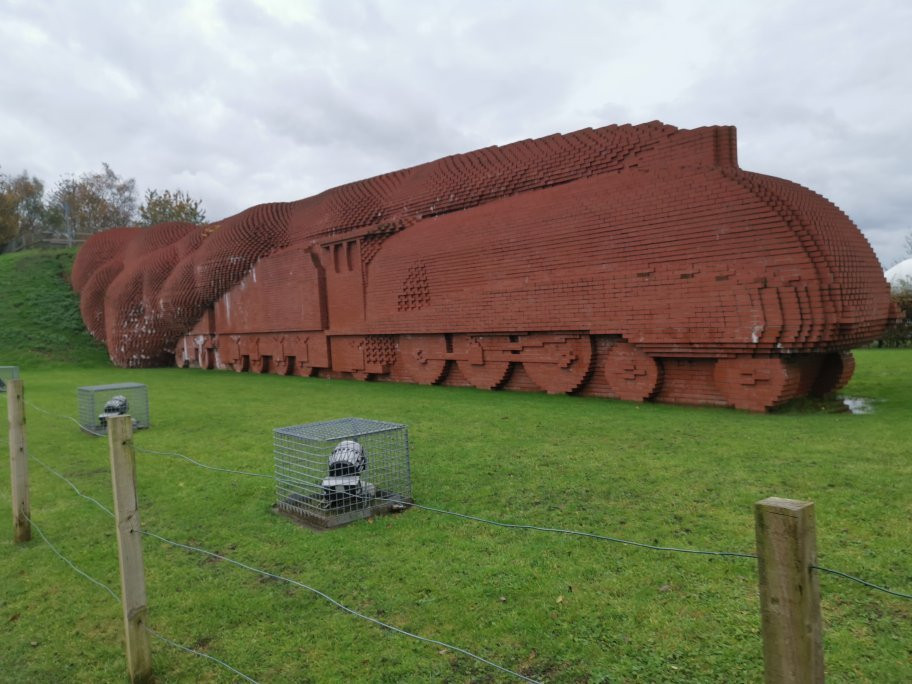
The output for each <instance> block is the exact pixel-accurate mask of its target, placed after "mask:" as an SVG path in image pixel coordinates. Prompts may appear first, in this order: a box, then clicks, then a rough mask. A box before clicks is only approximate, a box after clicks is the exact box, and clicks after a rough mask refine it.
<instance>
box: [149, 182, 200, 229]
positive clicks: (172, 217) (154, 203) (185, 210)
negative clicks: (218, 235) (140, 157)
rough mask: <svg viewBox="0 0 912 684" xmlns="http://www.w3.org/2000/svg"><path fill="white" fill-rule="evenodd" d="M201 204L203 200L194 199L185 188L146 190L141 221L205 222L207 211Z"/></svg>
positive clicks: (150, 224) (152, 223)
mask: <svg viewBox="0 0 912 684" xmlns="http://www.w3.org/2000/svg"><path fill="white" fill-rule="evenodd" d="M201 204H202V201H201V200H195V199H192V198H191V197H190V195H188V194H186V193H185V192H184V191H183V190H175V191H174V192H171V191H170V190H165V191H163V192H159V191H158V190H146V197H145V201H144V202H143V204H141V205H140V207H139V223H140V224H141V225H144V226H152V225H155V224H156V223H166V222H168V221H184V222H186V223H203V222H204V221H205V220H206V212H205V211H204V210H203V209H202V208H201V206H200V205H201Z"/></svg>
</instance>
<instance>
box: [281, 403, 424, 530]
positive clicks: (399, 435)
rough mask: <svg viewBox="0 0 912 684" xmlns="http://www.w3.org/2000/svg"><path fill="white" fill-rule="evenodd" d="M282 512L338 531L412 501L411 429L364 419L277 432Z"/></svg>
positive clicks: (396, 424)
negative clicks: (409, 432)
mask: <svg viewBox="0 0 912 684" xmlns="http://www.w3.org/2000/svg"><path fill="white" fill-rule="evenodd" d="M274 448H275V478H276V494H277V496H278V508H279V510H280V511H282V512H284V513H287V514H289V515H291V516H292V517H295V518H297V519H299V520H302V521H304V522H307V523H309V524H312V525H315V526H318V527H336V526H338V525H342V524H345V523H348V522H351V521H353V520H358V519H359V518H366V517H368V516H370V515H375V514H379V513H387V512H389V511H394V510H401V509H402V508H403V507H404V506H405V505H406V504H407V503H410V502H411V500H412V487H411V472H410V468H409V448H408V428H407V427H406V426H405V425H400V424H398V423H385V422H381V421H376V420H366V419H364V418H341V419H339V420H331V421H326V422H322V423H309V424H307V425H294V426H292V427H285V428H276V429H275V431H274Z"/></svg>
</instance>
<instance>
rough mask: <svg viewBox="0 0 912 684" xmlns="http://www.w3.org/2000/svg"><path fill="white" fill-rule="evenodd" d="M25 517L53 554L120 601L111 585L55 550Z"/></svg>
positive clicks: (34, 523) (35, 525)
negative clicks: (81, 568)
mask: <svg viewBox="0 0 912 684" xmlns="http://www.w3.org/2000/svg"><path fill="white" fill-rule="evenodd" d="M25 517H26V519H27V520H28V521H29V523H30V524H31V525H32V527H34V528H35V531H37V532H38V534H39V535H41V538H42V539H43V540H44V543H45V544H47V545H48V546H49V547H50V548H51V551H53V552H54V553H55V554H57V557H58V558H60V560H62V561H63V562H64V563H66V564H67V565H69V566H70V567H71V568H72V569H73V570H75V571H76V572H77V573H79V574H80V575H82V576H83V577H85V578H86V579H87V580H89V582H91V583H92V584H95V585H97V586H99V587H101V588H102V589H104V590H105V591H106V592H108V593H109V594H110V595H111V596H112V597H113V598H114V600H115V601H117V602H118V603H120V597H119V596H118V595H117V594H115V593H114V590H113V589H111V587H109V586H108V585H107V584H105V583H104V582H101V581H100V580H97V579H95V578H94V577H92V576H91V575H89V574H88V573H86V572H83V571H82V570H80V569H79V568H78V567H76V564H75V563H74V562H73V561H71V560H70V559H69V558H67V557H66V556H64V555H63V554H62V553H60V551H58V550H57V547H56V546H54V545H53V544H52V543H51V540H50V539H48V538H47V537H46V536H45V535H44V532H42V531H41V528H40V527H38V524H37V523H36V522H35V521H34V520H32V519H31V518H30V517H29V516H28V515H26V516H25Z"/></svg>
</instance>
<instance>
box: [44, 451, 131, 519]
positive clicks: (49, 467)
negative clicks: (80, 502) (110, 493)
mask: <svg viewBox="0 0 912 684" xmlns="http://www.w3.org/2000/svg"><path fill="white" fill-rule="evenodd" d="M29 460H31V461H35V462H36V463H38V465H40V466H42V467H43V468H45V469H46V470H47V471H48V472H49V473H51V474H52V475H56V476H57V477H59V478H60V479H61V480H63V481H64V482H66V483H67V484H68V485H70V487H72V488H73V491H74V492H76V494H77V495H78V496H81V497H82V498H83V499H87V500H89V501H91V502H92V503H93V504H95V505H96V506H98V508H100V509H101V510H103V511H104V512H105V513H107V514H108V515H109V516H111V517H112V518H113V517H114V511H112V510H111V509H110V508H108V507H107V506H105V505H104V504H103V503H101V502H100V501H98V499H93V498H92V497H91V496H89V495H88V494H83V493H82V492H81V491H79V487H77V486H76V485H74V484H73V483H72V481H70V480H69V479H67V478H66V477H65V476H64V475H62V474H60V473H58V472H57V471H56V470H54V469H53V468H51V466H49V465H48V464H47V463H45V462H44V461H42V460H41V459H40V458H38V457H37V456H35V455H34V454H29Z"/></svg>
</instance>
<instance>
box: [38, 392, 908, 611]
mask: <svg viewBox="0 0 912 684" xmlns="http://www.w3.org/2000/svg"><path fill="white" fill-rule="evenodd" d="M26 403H27V404H28V405H29V406H32V407H33V408H35V409H37V410H38V411H41V412H42V413H44V414H46V415H49V416H54V417H57V418H63V419H66V420H70V421H72V422H74V423H76V425H80V424H79V421H77V420H76V419H75V418H72V417H71V416H66V415H61V414H55V413H51V412H50V411H45V410H44V409H41V408H39V407H37V406H35V405H34V404H32V403H31V402H26ZM80 427H82V426H81V425H80ZM134 448H135V449H136V451H137V452H140V453H147V454H152V455H166V456H172V457H175V458H180V459H183V460H185V461H187V462H188V463H191V464H193V465H195V466H197V467H200V468H205V469H207V470H214V471H219V472H225V473H229V474H234V475H241V476H246V477H257V478H264V479H269V480H274V476H273V475H269V474H266V473H253V472H249V471H243V470H233V469H231V468H222V467H219V466H212V465H209V464H206V463H203V462H202V461H198V460H196V459H193V458H190V457H189V456H186V455H184V454H181V453H179V452H176V451H154V450H152V449H144V448H140V447H138V446H135V447H134ZM71 486H72V485H71ZM355 496H357V495H355ZM374 498H378V499H382V497H374ZM383 500H386V499H383ZM389 501H393V500H392V499H390V500H389ZM395 503H403V502H402V501H400V500H398V499H396V500H395ZM404 505H405V506H407V507H412V508H418V509H421V510H425V511H429V512H431V513H438V514H441V515H449V516H454V517H457V518H462V519H465V520H472V521H474V522H479V523H483V524H486V525H493V526H496V527H503V528H508V529H518V530H532V531H536V532H548V533H554V534H567V535H572V536H579V537H588V538H590V539H597V540H599V541H606V542H610V543H615V544H624V545H627V546H634V547H637V548H642V549H648V550H650V551H664V552H670V553H687V554H695V555H704V556H722V557H732V558H754V559H755V558H757V555H756V554H753V553H743V552H740V551H711V550H703V549H685V548H678V547H672V546H660V545H655V544H646V543H644V542H638V541H633V540H630V539H622V538H619V537H613V536H608V535H603V534H597V533H594V532H585V531H581V530H570V529H562V528H556V527H544V526H539V525H530V524H524V523H509V522H503V521H499V520H491V519H488V518H482V517H479V516H475V515H469V514H466V513H458V512H456V511H449V510H446V509H443V508H436V507H433V506H424V505H422V504H417V503H414V502H405V503H404ZM811 567H812V568H813V569H815V570H819V571H820V572H823V573H826V574H829V575H833V576H835V577H840V578H842V579H846V580H849V581H852V582H855V583H857V584H860V585H862V586H864V587H868V588H869V589H874V590H875V591H880V592H883V593H885V594H888V595H890V596H894V597H897V598H902V599H907V600H912V593H908V592H901V591H896V590H894V589H890V588H888V587H885V586H882V585H880V584H876V583H874V582H870V581H868V580H865V579H862V578H861V577H857V576H855V575H852V574H850V573H847V572H843V571H841V570H834V569H833V568H828V567H824V566H822V565H812V566H811Z"/></svg>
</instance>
